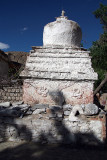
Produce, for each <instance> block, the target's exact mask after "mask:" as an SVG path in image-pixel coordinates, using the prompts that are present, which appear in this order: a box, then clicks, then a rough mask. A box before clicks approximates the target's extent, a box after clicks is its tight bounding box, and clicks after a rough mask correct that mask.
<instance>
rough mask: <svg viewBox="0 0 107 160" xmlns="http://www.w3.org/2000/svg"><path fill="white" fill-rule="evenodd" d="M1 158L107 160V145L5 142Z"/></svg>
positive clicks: (9, 159)
mask: <svg viewBox="0 0 107 160" xmlns="http://www.w3.org/2000/svg"><path fill="white" fill-rule="evenodd" d="M0 160H107V147H106V146H78V147H77V146H76V147H74V146H70V145H45V144H43V145H40V144H36V143H33V142H29V143H26V142H23V143H22V142H19V143H14V142H4V143H0Z"/></svg>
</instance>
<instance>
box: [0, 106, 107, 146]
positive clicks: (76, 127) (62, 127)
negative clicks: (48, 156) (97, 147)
mask: <svg viewBox="0 0 107 160" xmlns="http://www.w3.org/2000/svg"><path fill="white" fill-rule="evenodd" d="M40 110H41V112H40ZM37 113H38V114H37ZM61 115H62V114H61V113H60V112H59V113H58V112H57V115H56V116H55V115H54V114H52V113H51V112H50V109H49V108H47V109H37V110H36V111H35V113H34V114H32V115H29V116H25V117H23V118H5V117H4V118H3V117H2V118H0V141H2V140H9V141H22V140H27V141H35V142H42V143H47V142H48V143H67V144H69V143H86V144H88V143H92V144H94V143H102V142H104V141H105V139H106V122H105V121H106V117H105V115H101V116H99V115H97V116H87V117H86V118H85V119H81V120H80V121H77V122H75V121H74V122H73V121H72V122H70V121H69V120H68V116H64V117H63V118H62V116H61Z"/></svg>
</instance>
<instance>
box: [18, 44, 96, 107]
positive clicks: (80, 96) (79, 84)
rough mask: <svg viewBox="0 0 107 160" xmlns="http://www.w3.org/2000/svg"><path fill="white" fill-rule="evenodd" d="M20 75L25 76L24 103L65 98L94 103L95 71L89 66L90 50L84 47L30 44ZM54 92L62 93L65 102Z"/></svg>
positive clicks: (72, 100) (54, 100)
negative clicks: (32, 45) (33, 45)
mask: <svg viewBox="0 0 107 160" xmlns="http://www.w3.org/2000/svg"><path fill="white" fill-rule="evenodd" d="M21 76H22V77H23V78H25V80H24V86H23V91H24V94H23V100H24V102H25V103H29V104H33V103H44V104H46V103H48V104H56V103H57V102H58V103H63V102H64V101H65V102H66V103H67V104H72V105H75V104H88V103H91V102H93V83H94V81H95V80H96V79H97V73H95V72H94V70H93V68H92V66H91V58H90V56H89V51H86V50H85V49H82V48H72V47H64V46H53V47H46V46H44V47H32V50H31V52H30V55H29V56H28V58H27V62H26V67H25V69H24V71H23V72H22V73H21ZM57 92H60V93H61V94H60V95H62V96H63V99H64V101H62V102H60V101H61V99H62V97H59V96H58V97H57V96H53V94H51V93H54V95H55V93H57ZM57 99H58V100H57ZM56 101H57V102H56ZM60 105H61V104H60Z"/></svg>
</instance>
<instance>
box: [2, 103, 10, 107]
mask: <svg viewBox="0 0 107 160" xmlns="http://www.w3.org/2000/svg"><path fill="white" fill-rule="evenodd" d="M10 105H11V103H10V102H3V103H0V106H1V107H10Z"/></svg>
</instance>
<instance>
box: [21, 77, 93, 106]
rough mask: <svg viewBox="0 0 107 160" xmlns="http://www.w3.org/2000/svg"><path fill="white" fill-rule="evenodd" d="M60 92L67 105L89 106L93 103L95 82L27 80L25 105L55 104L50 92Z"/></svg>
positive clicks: (25, 82) (25, 83)
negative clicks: (88, 104)
mask: <svg viewBox="0 0 107 160" xmlns="http://www.w3.org/2000/svg"><path fill="white" fill-rule="evenodd" d="M56 90H59V91H61V92H62V93H63V96H64V98H65V102H66V103H67V104H72V105H75V104H87V103H91V102H93V82H91V83H90V82H72V81H50V80H25V81H24V86H23V91H24V95H23V100H24V102H25V103H29V104H32V103H44V104H45V103H47V104H48V103H49V104H55V102H54V101H53V100H52V98H51V96H50V95H49V92H51V91H56Z"/></svg>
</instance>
